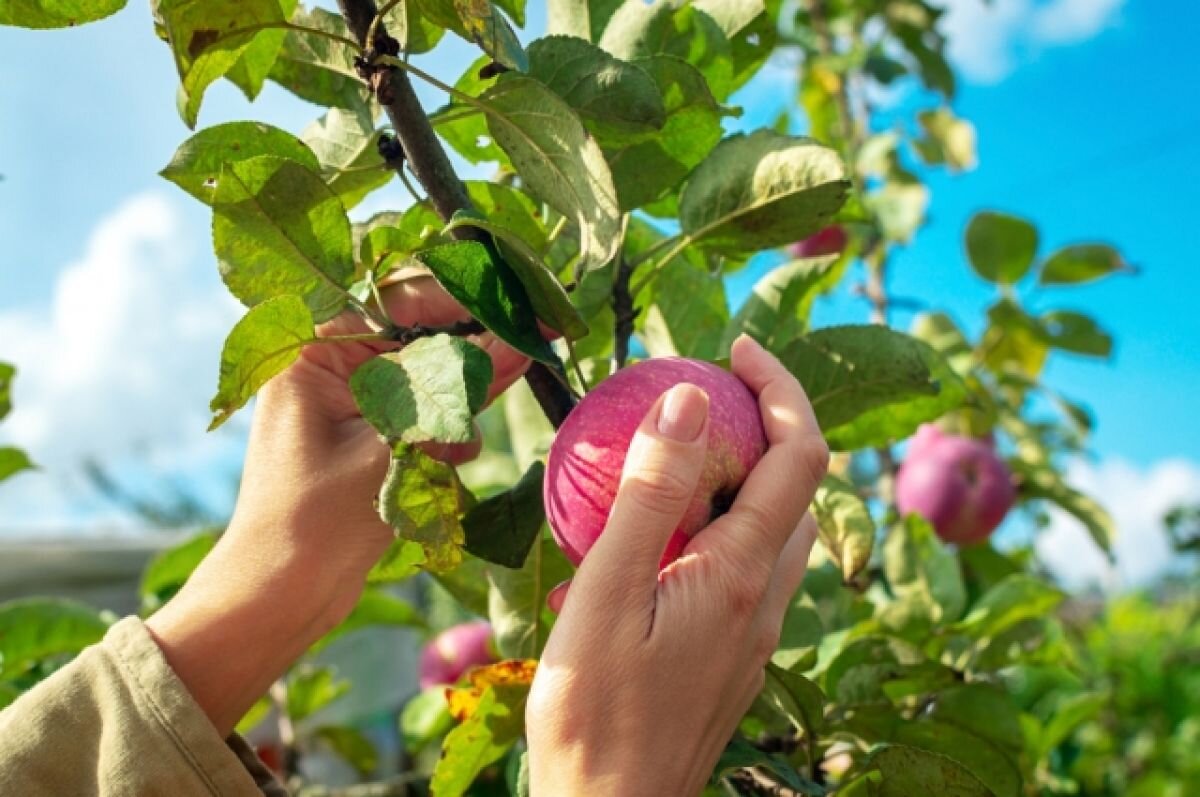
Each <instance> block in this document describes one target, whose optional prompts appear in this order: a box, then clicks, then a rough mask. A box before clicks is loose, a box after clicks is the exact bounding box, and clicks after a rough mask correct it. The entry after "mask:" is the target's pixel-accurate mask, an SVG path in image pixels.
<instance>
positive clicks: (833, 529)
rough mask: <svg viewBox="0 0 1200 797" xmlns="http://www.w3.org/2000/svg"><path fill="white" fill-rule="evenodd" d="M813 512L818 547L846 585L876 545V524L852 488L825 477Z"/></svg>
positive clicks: (832, 477) (836, 479)
mask: <svg viewBox="0 0 1200 797" xmlns="http://www.w3.org/2000/svg"><path fill="white" fill-rule="evenodd" d="M812 511H813V515H814V517H815V518H816V520H817V530H818V533H819V536H820V538H821V544H822V545H824V546H825V551H826V553H828V554H829V558H830V559H832V560H833V562H834V564H836V565H837V566H838V570H839V571H840V572H841V574H842V580H843V581H845V582H846V583H847V584H849V583H850V582H852V581H853V580H854V577H855V576H857V575H858V574H859V573H860V572H861V571H862V570H863V568H865V567H866V566H867V564H868V563H869V562H870V560H871V549H872V547H874V545H875V521H874V520H873V519H872V518H871V513H870V511H869V510H868V509H867V505H866V503H864V502H863V499H862V498H860V497H859V495H858V493H857V492H855V490H854V485H852V484H850V483H848V482H845V481H842V480H841V479H839V478H838V477H836V476H826V477H825V478H824V479H823V480H822V481H821V486H820V487H819V488H818V489H817V494H816V497H815V498H814V499H813V504H812Z"/></svg>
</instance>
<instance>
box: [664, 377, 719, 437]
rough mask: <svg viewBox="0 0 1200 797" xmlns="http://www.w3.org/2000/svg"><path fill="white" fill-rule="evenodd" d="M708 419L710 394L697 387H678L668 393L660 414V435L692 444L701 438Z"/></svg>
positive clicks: (685, 385) (686, 385) (687, 385)
mask: <svg viewBox="0 0 1200 797" xmlns="http://www.w3.org/2000/svg"><path fill="white" fill-rule="evenodd" d="M707 418H708V394H707V393H705V392H704V391H703V390H701V389H700V388H698V387H696V386H695V385H689V384H682V385H676V386H675V387H673V388H671V389H670V390H669V391H667V397H666V398H665V399H663V403H662V409H661V410H660V411H659V413H658V433H659V434H661V435H662V436H663V437H668V438H670V439H672V440H678V441H679V442H681V443H690V442H691V441H693V440H695V439H696V438H697V437H699V436H700V430H701V429H703V428H704V421H705V419H707Z"/></svg>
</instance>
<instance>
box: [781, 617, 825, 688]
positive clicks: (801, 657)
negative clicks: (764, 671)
mask: <svg viewBox="0 0 1200 797" xmlns="http://www.w3.org/2000/svg"><path fill="white" fill-rule="evenodd" d="M824 636H825V626H824V623H822V622H821V615H819V614H818V613H817V610H816V609H814V608H812V607H811V606H805V605H802V604H800V603H799V602H798V601H793V602H792V604H791V605H790V606H788V610H787V613H786V614H785V615H784V616H783V627H782V628H781V630H780V634H779V646H778V647H776V648H775V653H774V654H772V656H771V661H772V662H773V663H774V664H775V665H777V666H779V667H782V668H783V669H785V670H792V671H793V672H799V671H801V670H807V669H809V668H811V667H812V666H813V665H815V664H816V663H817V647H818V646H819V645H820V644H821V640H822V639H823V638H824Z"/></svg>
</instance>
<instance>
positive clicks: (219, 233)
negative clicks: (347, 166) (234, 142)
mask: <svg viewBox="0 0 1200 797" xmlns="http://www.w3.org/2000/svg"><path fill="white" fill-rule="evenodd" d="M213 201H214V204H213V248H214V249H215V250H216V254H217V260H218V264H219V266H220V269H221V277H222V279H224V280H225V284H226V286H228V287H229V290H230V292H232V293H233V295H234V296H236V297H237V298H238V299H240V300H241V301H242V303H243V304H245V305H247V306H249V307H252V306H254V305H256V304H258V303H260V302H263V301H265V300H267V299H270V298H272V297H274V296H281V295H284V294H293V295H296V296H300V297H302V298H303V299H304V301H305V304H307V305H308V308H309V309H310V310H311V311H312V316H313V320H314V321H317V322H321V321H327V320H329V319H330V318H332V317H333V316H335V315H337V314H338V312H340V311H341V309H342V308H343V307H344V306H345V304H346V300H347V296H348V295H347V293H346V289H347V288H348V287H349V286H350V284H351V282H352V280H353V278H354V260H353V250H352V247H351V240H350V222H349V220H348V219H347V218H346V211H345V210H344V209H343V208H342V203H341V201H340V200H338V198H337V197H336V196H334V195H333V192H332V191H330V190H329V188H328V187H327V186H326V185H325V183H324V182H322V181H321V178H320V177H319V176H317V175H316V174H314V173H313V172H311V171H309V170H308V169H306V168H305V167H304V166H301V165H300V164H298V163H296V162H295V161H291V160H287V159H285V158H277V157H272V156H260V157H257V158H251V159H250V160H247V161H242V162H240V163H233V164H230V165H229V166H227V167H225V169H224V170H223V171H222V172H221V177H220V179H219V182H218V185H217V191H216V194H215V195H214V200H213Z"/></svg>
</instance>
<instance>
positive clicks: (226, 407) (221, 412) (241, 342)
mask: <svg viewBox="0 0 1200 797" xmlns="http://www.w3.org/2000/svg"><path fill="white" fill-rule="evenodd" d="M315 337H316V330H315V329H314V327H313V317H312V313H311V312H309V310H308V307H307V305H305V304H304V301H303V300H302V299H300V298H299V297H298V296H276V297H275V298H273V299H267V300H266V301H264V302H262V303H261V304H257V305H255V306H254V307H251V308H250V311H249V312H247V313H246V315H245V316H243V317H242V319H241V320H240V321H238V322H237V324H235V325H234V327H233V329H232V330H231V331H230V332H229V337H227V338H226V339H225V346H224V348H223V349H222V350H221V373H220V377H219V378H218V380H217V395H215V396H213V399H212V401H210V402H209V405H208V408H209V410H211V411H212V413H213V419H212V423H210V424H209V426H208V430H209V431H210V432H211V431H212V430H213V429H216V428H217V427H218V426H220V425H221V424H223V423H225V421H227V420H229V419H230V417H232V416H233V413H234V412H236V411H237V410H239V409H241V408H242V407H243V406H245V404H246V402H247V401H249V400H250V399H251V398H253V397H254V394H255V393H257V392H258V391H259V389H260V388H261V387H262V386H263V385H265V384H266V383H267V382H268V381H270V380H271V379H273V378H274V377H275V376H277V375H279V374H281V373H283V372H284V371H285V370H287V368H288V367H289V366H290V365H291V364H292V363H294V362H295V361H296V359H297V358H298V357H299V356H300V350H301V349H302V348H303V347H304V344H306V343H309V342H311V341H312V340H314V339H315Z"/></svg>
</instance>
